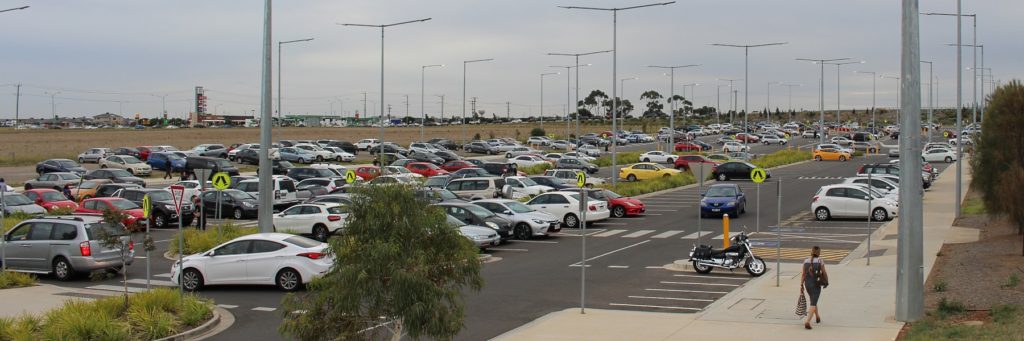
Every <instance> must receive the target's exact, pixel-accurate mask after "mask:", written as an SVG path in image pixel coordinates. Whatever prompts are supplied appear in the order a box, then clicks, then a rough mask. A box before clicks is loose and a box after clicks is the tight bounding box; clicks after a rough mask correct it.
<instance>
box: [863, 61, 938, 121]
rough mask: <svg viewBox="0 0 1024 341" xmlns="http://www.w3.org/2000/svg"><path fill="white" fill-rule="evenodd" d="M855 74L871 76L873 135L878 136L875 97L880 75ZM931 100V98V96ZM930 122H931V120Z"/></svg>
mask: <svg viewBox="0 0 1024 341" xmlns="http://www.w3.org/2000/svg"><path fill="white" fill-rule="evenodd" d="M853 73H863V74H866V75H871V129H872V131H871V133H872V134H877V133H878V124H876V123H875V95H876V94H877V91H876V90H877V87H876V86H875V85H877V84H876V82H875V81H877V80H878V74H877V73H875V72H874V71H854V72H853ZM929 98H931V97H930V95H929ZM928 120H929V121H931V119H930V118H929V119H928Z"/></svg>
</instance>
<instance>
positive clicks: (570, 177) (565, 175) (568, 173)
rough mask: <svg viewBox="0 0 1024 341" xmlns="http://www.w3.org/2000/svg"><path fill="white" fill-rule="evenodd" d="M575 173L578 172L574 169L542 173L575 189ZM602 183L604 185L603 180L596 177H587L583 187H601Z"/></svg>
mask: <svg viewBox="0 0 1024 341" xmlns="http://www.w3.org/2000/svg"><path fill="white" fill-rule="evenodd" d="M577 172H579V170H575V169H561V168H559V169H548V170H546V171H544V175H548V176H553V177H556V178H559V179H562V181H564V182H566V183H567V184H569V185H571V186H573V187H576V173H577ZM604 183H605V180H604V179H601V178H599V177H596V176H588V177H587V181H586V183H585V184H584V186H586V187H594V186H599V185H603V184H604Z"/></svg>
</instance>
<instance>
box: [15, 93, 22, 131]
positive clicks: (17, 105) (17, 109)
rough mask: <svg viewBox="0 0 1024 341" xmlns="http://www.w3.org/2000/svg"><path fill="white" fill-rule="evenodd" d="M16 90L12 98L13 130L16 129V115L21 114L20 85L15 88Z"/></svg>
mask: <svg viewBox="0 0 1024 341" xmlns="http://www.w3.org/2000/svg"><path fill="white" fill-rule="evenodd" d="M15 88H16V89H17V92H16V95H15V96H14V129H18V115H19V114H20V113H21V83H18V85H16V86H15Z"/></svg>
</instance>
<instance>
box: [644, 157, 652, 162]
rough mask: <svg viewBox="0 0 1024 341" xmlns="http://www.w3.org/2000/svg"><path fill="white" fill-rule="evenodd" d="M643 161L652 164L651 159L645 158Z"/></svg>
mask: <svg viewBox="0 0 1024 341" xmlns="http://www.w3.org/2000/svg"><path fill="white" fill-rule="evenodd" d="M643 161H644V162H651V159H650V158H646V157H645V158H644V160H643Z"/></svg>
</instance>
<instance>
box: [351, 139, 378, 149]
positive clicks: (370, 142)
mask: <svg viewBox="0 0 1024 341" xmlns="http://www.w3.org/2000/svg"><path fill="white" fill-rule="evenodd" d="M353 144H354V145H355V146H356V149H359V150H369V149H370V148H373V147H376V146H378V145H380V140H378V139H362V140H359V142H356V143H353Z"/></svg>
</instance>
